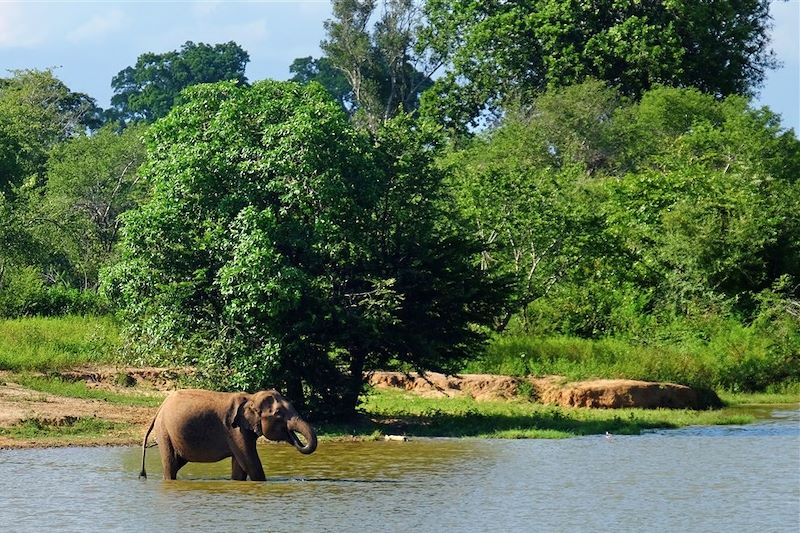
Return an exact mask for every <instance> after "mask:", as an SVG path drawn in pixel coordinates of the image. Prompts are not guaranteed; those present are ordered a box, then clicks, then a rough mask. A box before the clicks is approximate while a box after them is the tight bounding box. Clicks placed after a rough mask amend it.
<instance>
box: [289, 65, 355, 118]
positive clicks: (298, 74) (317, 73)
mask: <svg viewBox="0 0 800 533" xmlns="http://www.w3.org/2000/svg"><path fill="white" fill-rule="evenodd" d="M289 72H290V73H292V74H293V76H292V77H291V78H289V81H294V82H297V83H299V84H301V85H306V84H308V83H311V82H312V81H315V82H317V83H319V84H320V85H322V86H323V87H325V89H326V90H327V91H328V94H330V95H331V96H332V97H333V98H334V99H335V100H336V101H337V102H339V104H341V106H342V109H344V110H348V111H349V110H351V109H354V106H355V105H356V103H355V101H354V95H353V88H352V87H351V86H350V83H349V82H348V81H347V78H346V77H345V75H344V73H342V71H341V70H339V69H337V68H336V67H335V66H333V64H332V63H331V60H330V59H328V58H327V57H320V58H319V59H314V58H313V57H311V56H306V57H298V58H296V59H295V60H294V61H292V64H291V65H290V66H289Z"/></svg>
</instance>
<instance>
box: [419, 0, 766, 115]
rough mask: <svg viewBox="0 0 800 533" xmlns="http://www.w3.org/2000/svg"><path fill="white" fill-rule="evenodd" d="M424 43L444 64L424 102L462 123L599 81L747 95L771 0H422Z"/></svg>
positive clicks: (760, 61) (632, 92)
mask: <svg viewBox="0 0 800 533" xmlns="http://www.w3.org/2000/svg"><path fill="white" fill-rule="evenodd" d="M425 12H426V14H427V17H428V25H427V26H426V27H425V28H424V31H423V38H422V43H423V44H424V45H425V46H429V47H431V49H432V50H433V51H434V52H435V53H437V54H439V55H441V56H443V57H445V58H447V60H448V61H449V67H448V70H447V72H446V73H445V75H444V76H443V77H441V78H440V79H438V80H437V82H436V84H435V87H434V88H433V89H432V90H431V91H430V92H429V95H430V96H429V99H428V100H427V101H426V103H425V104H424V106H425V108H426V110H427V112H428V113H431V114H433V115H435V116H437V118H439V119H440V120H442V121H444V122H445V123H446V124H448V125H449V126H451V127H453V128H455V129H458V130H462V131H463V129H464V128H465V127H466V126H467V125H469V124H470V123H472V124H474V123H475V121H476V120H477V119H478V117H480V116H481V113H482V112H485V111H486V110H489V111H497V110H498V109H500V108H502V106H503V105H504V103H507V101H508V99H509V98H512V99H513V98H515V97H516V98H519V97H523V98H530V97H531V96H532V93H536V92H541V91H543V90H544V89H546V88H553V87H560V86H566V85H571V84H574V83H580V82H582V81H584V80H586V79H587V78H596V79H599V80H603V81H606V82H608V83H610V84H612V85H613V86H615V87H617V88H618V89H619V90H620V91H621V92H622V93H623V94H625V95H628V96H631V97H634V98H638V97H639V96H641V94H642V93H643V92H645V91H646V90H648V89H649V88H651V87H654V86H655V85H657V84H662V85H670V86H676V87H690V86H691V87H697V88H699V89H701V90H703V91H705V92H708V93H711V94H714V95H715V96H726V95H730V94H743V95H750V94H752V93H753V91H754V90H755V89H756V88H757V87H759V86H760V85H761V83H762V82H763V80H764V76H765V71H766V69H768V68H770V67H773V66H774V65H775V60H774V54H773V53H772V51H771V50H770V49H769V48H768V43H769V39H768V35H767V31H768V30H769V28H770V17H769V0H734V1H730V2H698V1H696V0H674V1H672V0H671V1H666V0H658V1H652V2H640V1H634V0H598V1H594V2H584V1H579V0H570V1H567V2H565V1H563V0H518V1H512V2H486V1H483V0H428V2H426V5H425Z"/></svg>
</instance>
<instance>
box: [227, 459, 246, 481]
mask: <svg viewBox="0 0 800 533" xmlns="http://www.w3.org/2000/svg"><path fill="white" fill-rule="evenodd" d="M231 479H233V480H234V481H245V480H247V472H245V471H244V468H242V465H240V464H239V461H237V460H236V457H231Z"/></svg>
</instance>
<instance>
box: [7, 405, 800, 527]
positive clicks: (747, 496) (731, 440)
mask: <svg viewBox="0 0 800 533" xmlns="http://www.w3.org/2000/svg"><path fill="white" fill-rule="evenodd" d="M154 451H156V452H157V450H150V451H149V452H148V461H147V469H148V471H149V472H150V479H148V480H138V479H137V475H138V471H139V465H138V462H139V460H140V450H139V449H137V448H67V449H43V450H6V451H0V524H2V528H3V530H4V531H39V530H41V529H43V528H44V527H47V528H54V529H56V530H58V531H87V530H88V531H106V530H108V531H141V530H142V529H149V530H152V531H174V530H178V529H187V528H190V529H196V530H199V531H220V530H233V529H236V530H244V531H252V530H256V529H260V530H266V531H310V530H314V531H341V530H345V531H352V530H356V529H365V530H376V529H383V530H387V531H401V530H412V529H413V530H419V531H440V530H442V529H449V530H453V531H489V530H514V531H530V530H543V531H553V530H558V531H598V530H608V529H611V528H613V529H614V530H617V531H665V530H671V531H675V530H691V531H723V530H725V531H728V530H730V531H740V530H748V531H752V530H759V531H762V532H769V531H797V530H798V529H799V528H800V517H798V506H800V410H783V411H781V412H776V413H775V414H774V416H773V418H771V419H769V420H764V421H763V422H760V423H757V424H751V425H747V426H735V427H711V428H709V427H697V428H686V429H682V430H673V431H654V432H649V433H647V434H645V435H642V436H639V437H628V436H614V438H613V439H606V438H605V436H602V435H599V436H594V437H585V438H576V439H569V440H559V441H543V440H520V441H508V440H505V441H503V440H471V439H463V440H453V439H429V440H428V439H421V440H412V441H409V442H367V443H329V442H322V443H321V444H320V446H319V449H318V451H317V452H316V453H315V454H313V455H310V456H303V455H301V454H299V453H297V452H296V451H295V450H294V449H292V448H291V447H289V446H286V445H274V444H273V445H269V444H264V445H263V447H262V449H261V450H259V454H260V455H261V458H262V460H263V462H264V466H265V471H266V472H267V475H268V479H267V481H266V482H265V483H252V482H244V483H243V482H233V481H230V480H229V479H228V478H229V476H230V463H229V461H222V462H220V463H215V464H189V465H187V466H186V467H184V468H183V469H182V470H181V471H180V473H179V477H180V479H178V480H177V481H172V482H164V481H161V480H160V479H159V478H160V471H161V469H160V462H159V458H158V453H153V452H154Z"/></svg>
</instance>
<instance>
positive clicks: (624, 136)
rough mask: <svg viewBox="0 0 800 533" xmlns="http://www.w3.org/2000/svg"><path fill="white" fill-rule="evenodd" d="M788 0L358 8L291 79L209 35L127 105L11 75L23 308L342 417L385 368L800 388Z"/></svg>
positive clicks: (338, 9)
mask: <svg viewBox="0 0 800 533" xmlns="http://www.w3.org/2000/svg"><path fill="white" fill-rule="evenodd" d="M768 6H769V2H768V1H766V0H737V1H732V2H724V3H723V2H709V3H698V2H695V1H691V0H685V1H683V0H677V1H669V2H666V1H664V2H631V1H626V0H601V1H598V2H591V3H587V2H562V1H557V0H530V1H525V2H485V1H477V0H428V1H426V2H422V3H420V2H414V1H412V0H388V1H386V2H380V3H379V2H376V1H370V0H334V1H333V17H332V18H331V19H330V20H328V21H326V22H325V30H326V39H325V40H324V41H323V42H322V43H321V49H322V51H323V55H322V56H321V57H317V58H314V57H303V58H297V59H296V60H295V61H294V62H293V63H292V64H291V65H290V66H289V70H290V73H291V75H292V78H291V80H289V81H274V80H248V79H247V78H246V76H245V68H246V65H247V63H248V61H249V55H248V53H247V52H246V51H245V50H243V49H242V48H241V47H240V46H239V45H238V44H236V43H234V42H229V43H224V44H216V45H209V44H204V43H194V42H187V43H185V44H184V45H183V46H182V47H181V48H180V49H179V50H175V51H167V52H146V53H143V54H142V55H141V56H140V57H139V58H138V61H137V62H136V64H135V65H132V66H129V67H127V68H125V69H123V70H122V71H120V72H119V73H118V74H117V75H116V76H114V77H113V79H112V80H111V85H112V87H113V89H114V97H113V98H112V100H111V108H109V109H102V108H100V107H99V106H97V104H96V102H95V100H94V99H93V98H92V97H91V96H89V95H86V94H81V93H76V92H73V91H72V90H70V88H69V87H67V86H66V85H65V84H64V83H63V82H61V81H60V80H59V79H58V78H57V76H56V75H55V74H54V73H53V72H52V71H38V70H20V71H14V72H11V73H10V75H8V76H7V77H6V78H4V79H0V317H5V318H13V317H23V316H31V315H45V316H59V315H68V314H89V315H113V316H115V317H117V319H118V320H119V321H120V323H121V324H123V325H124V326H125V327H126V331H127V333H126V334H127V336H128V339H129V342H128V343H126V345H125V347H124V351H125V354H124V356H125V357H127V358H129V359H130V360H140V361H147V362H150V363H167V364H192V365H195V366H196V367H197V369H198V376H200V377H201V378H202V379H203V380H205V382H206V383H207V384H208V385H209V386H213V387H217V388H223V389H250V390H252V389H257V388H260V387H265V386H277V387H279V388H281V389H282V390H285V391H286V392H287V396H288V397H289V398H291V399H292V400H293V401H294V402H295V403H296V404H297V405H302V406H305V407H308V408H310V409H313V410H316V411H317V412H318V413H319V414H320V415H338V414H342V413H351V412H352V411H353V410H354V409H355V408H356V406H357V404H358V397H359V394H360V393H361V391H362V387H363V379H362V376H363V374H364V372H368V371H370V370H374V369H401V370H437V371H445V372H458V371H463V370H465V369H478V370H482V371H493V372H508V373H518V374H526V373H544V372H557V371H564V370H565V369H567V370H566V371H567V372H569V371H571V370H570V369H573V370H574V367H582V372H584V373H587V374H592V373H593V372H594V373H601V374H602V373H605V374H613V375H619V376H623V375H624V376H626V377H637V378H642V379H671V380H677V381H680V382H683V383H690V384H693V385H698V386H701V387H709V388H723V389H728V390H738V391H757V390H765V389H768V388H770V387H774V386H778V385H781V384H783V385H785V384H788V383H797V382H798V381H800V290H799V287H800V181H798V177H800V142H799V141H798V139H797V137H796V133H795V132H794V131H793V130H787V129H786V128H784V127H783V126H782V125H781V122H780V117H779V116H777V115H776V114H774V113H773V112H771V111H770V110H769V109H768V108H760V109H758V108H755V107H754V106H753V105H752V103H751V98H752V96H753V95H754V94H755V93H756V92H757V90H758V88H759V86H760V85H761V83H762V82H763V80H764V76H765V72H766V71H767V70H768V69H770V68H773V67H775V66H776V62H775V59H774V57H773V54H772V52H771V50H770V48H769V40H768V30H769V27H770V18H769V11H768ZM601 363H602V364H601ZM598 365H600V366H598ZM599 368H602V370H598V369H599Z"/></svg>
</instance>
